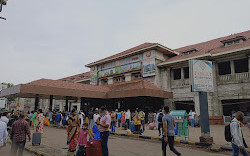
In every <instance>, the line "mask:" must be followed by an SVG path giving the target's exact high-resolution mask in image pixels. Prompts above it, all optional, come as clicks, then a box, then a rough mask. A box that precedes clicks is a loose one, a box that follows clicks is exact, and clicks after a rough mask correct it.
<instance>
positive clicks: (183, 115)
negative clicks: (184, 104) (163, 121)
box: [170, 110, 189, 140]
mask: <svg viewBox="0 0 250 156" xmlns="http://www.w3.org/2000/svg"><path fill="white" fill-rule="evenodd" d="M170 115H172V116H173V117H174V119H175V124H176V125H175V133H176V135H177V136H184V137H185V140H186V138H189V131H188V120H187V118H188V114H187V112H186V111H185V110H174V111H171V112H170Z"/></svg>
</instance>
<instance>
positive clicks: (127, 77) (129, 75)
mask: <svg viewBox="0 0 250 156" xmlns="http://www.w3.org/2000/svg"><path fill="white" fill-rule="evenodd" d="M131 80H132V74H131V73H128V74H125V81H126V82H127V81H131Z"/></svg>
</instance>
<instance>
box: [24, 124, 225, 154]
mask: <svg viewBox="0 0 250 156" xmlns="http://www.w3.org/2000/svg"><path fill="white" fill-rule="evenodd" d="M66 138H67V133H66V129H61V128H60V129H57V128H54V127H44V134H43V136H42V143H41V146H31V142H27V145H26V147H28V148H33V149H35V150H36V151H40V152H43V153H47V154H49V155H56V156H63V155H66V152H67V147H68V146H67V145H66ZM177 149H178V150H180V152H182V153H183V155H185V156H191V155H192V156H200V155H203V156H220V155H221V153H211V152H208V151H202V150H199V149H197V147H192V146H187V147H185V146H183V145H181V144H178V145H177ZM109 151H110V155H111V156H118V155H119V156H128V155H129V156H159V155H161V143H160V141H141V140H138V139H131V138H130V139H128V138H125V137H117V136H110V138H109ZM168 152H169V153H171V154H169V155H170V156H172V155H173V154H172V152H170V151H169V149H168Z"/></svg>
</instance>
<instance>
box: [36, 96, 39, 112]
mask: <svg viewBox="0 0 250 156" xmlns="http://www.w3.org/2000/svg"><path fill="white" fill-rule="evenodd" d="M38 104H39V95H38V94H36V97H35V111H37V109H38Z"/></svg>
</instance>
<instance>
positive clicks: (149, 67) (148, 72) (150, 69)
mask: <svg viewBox="0 0 250 156" xmlns="http://www.w3.org/2000/svg"><path fill="white" fill-rule="evenodd" d="M142 75H143V77H148V76H154V75H155V58H151V59H147V60H143V61H142Z"/></svg>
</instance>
